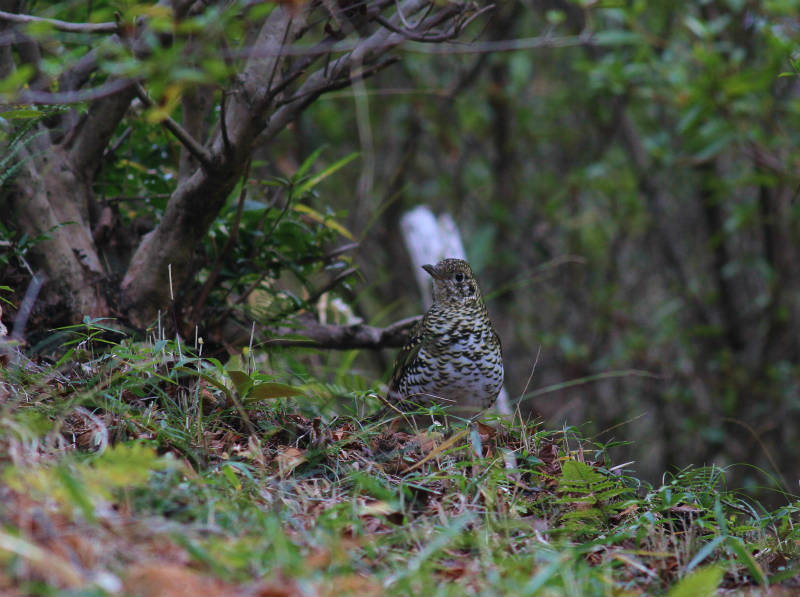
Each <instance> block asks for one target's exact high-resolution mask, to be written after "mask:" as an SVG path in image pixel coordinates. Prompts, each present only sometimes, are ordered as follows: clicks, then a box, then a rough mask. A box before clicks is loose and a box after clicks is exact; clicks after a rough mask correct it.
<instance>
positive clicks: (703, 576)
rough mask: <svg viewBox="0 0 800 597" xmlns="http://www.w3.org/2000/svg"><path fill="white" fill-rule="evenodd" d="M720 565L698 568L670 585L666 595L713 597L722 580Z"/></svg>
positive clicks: (669, 596)
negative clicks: (673, 584)
mask: <svg viewBox="0 0 800 597" xmlns="http://www.w3.org/2000/svg"><path fill="white" fill-rule="evenodd" d="M722 572H723V568H722V566H719V565H718V564H714V565H712V566H705V567H703V568H698V569H697V570H696V571H695V572H693V573H692V574H690V575H689V576H685V577H684V578H682V579H681V580H680V581H679V582H678V584H676V585H675V586H673V587H672V589H671V590H670V592H669V593H667V596H668V597H713V596H714V595H716V594H717V587H718V586H719V582H720V581H721V580H722Z"/></svg>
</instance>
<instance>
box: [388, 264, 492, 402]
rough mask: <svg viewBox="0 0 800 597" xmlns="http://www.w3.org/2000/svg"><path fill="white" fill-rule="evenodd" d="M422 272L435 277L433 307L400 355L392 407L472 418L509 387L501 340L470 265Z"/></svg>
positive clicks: (431, 267) (391, 390)
mask: <svg viewBox="0 0 800 597" xmlns="http://www.w3.org/2000/svg"><path fill="white" fill-rule="evenodd" d="M422 269H424V270H425V271H426V272H427V273H428V274H429V275H430V276H431V278H433V285H434V292H433V304H432V305H431V307H430V308H429V309H428V311H427V312H426V313H425V315H424V316H423V318H422V320H421V321H420V322H419V323H418V324H417V326H416V327H415V328H414V330H413V331H412V332H411V336H410V339H409V340H408V342H407V343H406V344H405V346H403V348H402V349H401V350H400V352H399V354H398V356H397V360H396V362H395V366H394V372H393V374H392V377H391V379H390V381H389V391H388V393H387V396H388V400H389V403H390V404H392V405H396V406H397V407H398V409H399V410H400V411H403V412H408V411H409V410H413V409H415V408H418V407H420V406H430V405H431V404H438V405H440V406H442V407H445V408H447V411H448V413H452V414H455V415H456V416H460V417H472V416H474V415H476V414H477V413H479V412H481V411H483V410H485V409H487V408H490V407H491V406H492V405H493V404H494V402H495V400H496V399H497V395H498V394H499V393H500V389H501V388H502V387H503V354H502V347H501V345H500V338H499V337H498V335H497V332H496V331H495V329H494V326H493V325H492V321H491V319H490V318H489V313H488V311H487V310H486V305H485V304H484V302H483V297H482V295H481V290H480V287H479V286H478V281H477V280H476V279H475V275H474V274H473V273H472V268H471V267H470V266H469V264H468V263H467V262H466V261H464V260H463V259H452V258H448V259H443V260H441V261H439V262H438V263H437V264H436V265H423V266H422Z"/></svg>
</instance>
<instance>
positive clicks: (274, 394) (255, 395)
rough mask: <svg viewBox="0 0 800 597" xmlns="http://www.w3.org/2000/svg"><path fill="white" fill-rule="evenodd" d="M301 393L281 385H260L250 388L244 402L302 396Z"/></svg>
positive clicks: (270, 383) (271, 383) (269, 383)
mask: <svg viewBox="0 0 800 597" xmlns="http://www.w3.org/2000/svg"><path fill="white" fill-rule="evenodd" d="M302 395H303V392H302V391H300V390H299V389H297V388H295V387H293V386H289V385H286V384H283V383H275V382H268V383H260V384H256V385H254V386H253V387H252V388H250V391H249V392H248V393H247V398H245V402H255V401H257V400H271V399H273V398H285V397H287V396H302Z"/></svg>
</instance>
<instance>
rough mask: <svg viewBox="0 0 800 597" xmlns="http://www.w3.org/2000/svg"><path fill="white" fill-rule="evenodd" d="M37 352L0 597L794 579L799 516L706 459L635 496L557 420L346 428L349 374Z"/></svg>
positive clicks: (357, 398)
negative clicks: (735, 483)
mask: <svg viewBox="0 0 800 597" xmlns="http://www.w3.org/2000/svg"><path fill="white" fill-rule="evenodd" d="M54 343H57V344H58V345H59V346H60V349H61V350H62V354H61V356H60V358H58V359H54V360H52V361H50V362H47V361H45V360H43V359H42V360H41V361H40V362H37V363H34V362H31V361H28V360H27V359H25V358H24V357H19V356H15V353H13V352H9V353H7V354H6V355H5V357H0V358H3V359H4V361H5V366H4V367H3V369H2V371H1V375H0V475H1V476H0V593H2V594H3V595H6V594H7V595H44V596H49V595H53V596H56V595H58V596H68V595H69V596H73V595H87V596H93V595H98V596H99V595H132V596H133V595H140V596H155V595H166V596H173V595H176V596H177V595H195V596H203V595H209V596H211V595H214V596H225V595H262V596H270V595H273V596H276V595H284V596H295V595H296V596H300V595H320V596H328V595H330V596H337V597H342V596H346V595H375V596H378V595H430V596H450V595H453V596H456V595H459V596H460V595H515V596H517V595H553V596H560V595H570V596H576V597H577V596H591V595H667V596H670V597H680V596H683V595H686V596H700V597H702V596H703V595H715V594H718V593H719V594H726V595H728V594H736V595H754V594H770V595H782V594H786V595H789V594H793V591H794V590H796V587H797V586H798V584H799V583H800V556H799V553H798V552H800V531H798V530H797V528H796V526H795V525H796V523H797V521H798V505H799V504H800V503H799V502H797V501H796V498H794V497H791V496H789V497H787V503H786V505H785V506H784V507H782V508H780V509H778V510H775V511H767V510H765V509H764V508H762V507H761V506H760V505H759V504H758V503H756V502H753V501H751V500H749V499H747V498H745V497H744V496H742V495H740V494H738V493H737V492H735V491H729V490H727V489H726V487H725V471H724V470H722V469H720V468H717V467H710V468H690V469H686V470H682V471H677V472H675V473H673V474H667V475H665V477H664V481H663V484H662V485H660V486H658V487H652V486H649V485H647V484H645V483H643V482H641V481H639V480H637V479H636V478H635V477H634V476H632V475H631V474H630V473H629V471H627V470H624V467H615V466H614V463H613V462H611V458H610V456H609V449H610V448H611V446H609V445H602V444H596V443H592V442H590V441H588V440H586V439H584V438H582V437H580V435H579V433H578V432H577V430H575V429H571V428H570V429H561V430H548V429H545V428H543V427H542V426H541V425H540V424H538V423H537V422H521V421H515V422H513V423H505V424H503V425H500V426H499V427H498V429H497V430H495V429H493V428H491V427H485V426H477V427H476V428H473V429H471V430H466V431H464V432H461V433H457V432H453V433H450V434H443V433H441V430H440V429H438V430H437V428H434V429H433V430H431V431H430V432H427V431H425V430H423V431H422V432H420V433H410V432H404V431H394V430H392V428H391V426H390V425H389V424H388V421H386V420H379V419H375V420H372V419H370V418H368V417H365V416H363V415H364V413H365V412H368V411H370V410H376V409H377V407H378V406H379V403H378V401H377V400H376V399H375V398H371V397H370V393H369V391H368V387H367V384H366V383H364V382H363V380H360V381H358V380H357V381H356V382H354V383H353V384H352V385H353V386H354V387H355V386H358V388H357V389H352V388H348V387H344V386H342V385H341V384H330V383H324V382H322V381H320V380H318V379H315V378H314V377H312V376H311V375H308V374H305V375H303V376H302V379H298V375H293V376H292V375H283V376H280V377H278V376H273V375H271V374H269V373H268V371H270V369H272V370H283V371H286V370H293V371H295V372H296V371H297V370H298V368H297V367H292V366H288V367H281V368H280V369H279V368H277V367H274V363H273V367H272V368H270V367H269V366H268V364H267V363H266V362H265V361H263V359H262V357H263V355H256V354H255V353H249V352H247V353H246V354H245V355H243V356H241V357H237V358H233V359H231V360H230V362H228V363H222V362H220V361H218V360H216V359H210V358H201V357H200V356H197V353H199V352H201V349H202V346H201V345H200V346H198V347H196V349H194V348H193V349H191V350H189V349H187V347H186V346H184V345H180V344H177V343H176V342H172V341H166V340H164V339H158V340H156V339H153V340H151V341H149V342H142V343H136V342H132V341H131V340H130V339H127V338H123V337H120V335H119V334H117V333H116V332H114V331H111V330H109V329H107V328H105V327H104V325H103V323H102V322H98V321H95V322H87V323H86V324H84V325H82V326H78V327H72V328H65V329H64V330H61V331H59V334H58V337H57V338H55V339H54ZM257 361H258V363H257ZM338 377H339V378H341V379H344V377H342V376H338ZM351 381H353V380H352V379H351ZM343 413H344V414H343ZM348 413H349V414H348ZM478 453H480V454H481V456H478V455H477V454H478ZM512 453H513V455H514V457H515V460H516V462H515V463H514V462H513V461H512V459H511V458H510V457H509V455H510V454H512Z"/></svg>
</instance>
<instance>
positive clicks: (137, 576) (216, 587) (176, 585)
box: [124, 563, 242, 597]
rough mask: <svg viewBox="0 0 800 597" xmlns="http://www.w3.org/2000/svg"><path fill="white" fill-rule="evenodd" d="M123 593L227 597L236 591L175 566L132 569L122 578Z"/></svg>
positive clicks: (156, 596)
mask: <svg viewBox="0 0 800 597" xmlns="http://www.w3.org/2000/svg"><path fill="white" fill-rule="evenodd" d="M124 585H125V592H126V593H128V594H130V595H135V596H136V597H227V596H228V595H230V596H231V597H234V596H238V595H241V594H242V591H241V590H240V588H239V587H236V586H235V585H231V584H228V583H225V582H223V581H221V580H219V579H217V578H213V577H210V576H206V575H204V574H201V573H199V572H196V571H194V570H192V569H191V568H186V567H184V566H179V565H177V564H162V563H145V564H138V565H136V566H133V567H132V568H131V569H130V571H129V572H128V574H127V576H126V577H125V581H124Z"/></svg>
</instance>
